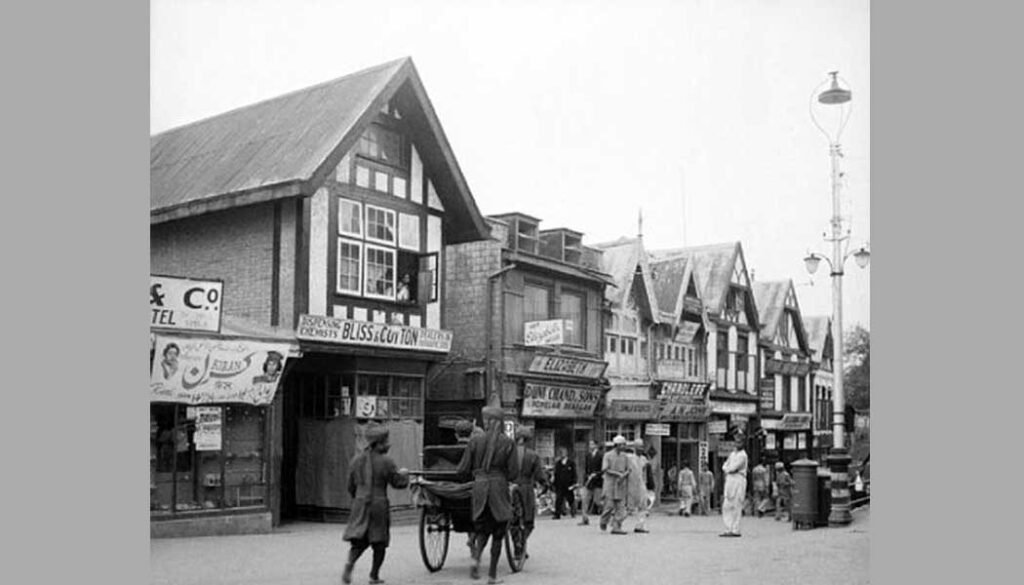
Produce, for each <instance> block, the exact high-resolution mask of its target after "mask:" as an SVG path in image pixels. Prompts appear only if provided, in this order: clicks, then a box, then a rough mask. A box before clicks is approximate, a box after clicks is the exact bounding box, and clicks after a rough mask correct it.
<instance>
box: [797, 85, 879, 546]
mask: <svg viewBox="0 0 1024 585" xmlns="http://www.w3.org/2000/svg"><path fill="white" fill-rule="evenodd" d="M829 75H831V80H827V81H826V82H825V83H830V87H829V88H828V89H826V90H824V91H822V92H821V93H818V89H819V88H820V87H821V86H820V85H819V86H818V88H815V90H814V94H812V101H811V120H812V121H814V124H815V125H816V126H817V127H818V129H819V130H821V132H822V133H823V134H824V135H825V137H826V138H827V139H828V142H829V158H830V159H831V161H832V221H831V225H832V235H831V237H826V238H825V239H826V241H830V242H832V259H831V260H829V258H828V257H826V256H823V255H820V254H813V253H811V254H808V256H807V257H806V258H804V262H805V264H806V266H807V271H808V272H809V273H811V274H814V272H815V271H817V269H818V264H819V263H820V262H821V260H825V261H826V262H828V264H829V268H830V269H831V272H830V276H831V277H832V323H833V329H832V349H833V352H832V353H833V356H832V360H833V370H834V372H833V380H834V386H833V391H832V404H833V412H832V450H831V452H830V454H829V456H828V464H829V470H830V473H831V476H832V509H831V510H830V513H829V517H828V523H829V525H831V526H845V525H847V524H849V523H850V522H851V521H852V520H853V517H852V516H851V515H850V487H849V475H848V472H849V468H850V455H849V453H848V451H847V449H846V438H845V437H846V435H845V422H844V416H845V412H846V400H845V396H844V394H843V265H844V264H845V263H846V260H847V259H849V257H850V256H853V257H854V259H855V260H856V262H857V265H858V266H860V267H861V268H864V267H865V266H867V264H868V262H869V261H870V259H871V253H870V252H869V251H868V250H867V248H865V247H861V248H859V249H858V250H856V251H855V252H853V253H852V254H844V253H843V241H844V240H849V234H847V235H846V236H844V235H843V226H842V216H841V215H840V213H839V209H840V201H839V158H840V157H841V156H842V151H841V150H840V147H839V136H840V135H841V134H842V131H843V128H844V127H845V126H846V122H847V121H848V120H849V118H850V110H849V107H848V106H846V104H849V102H850V99H851V98H852V92H850V90H848V89H842V88H841V87H839V81H838V72H836V71H833V72H831V73H830V74H829ZM823 85H824V84H823ZM815 94H816V97H817V102H818V103H819V104H822V105H824V106H826V107H827V109H829V110H832V111H833V113H835V114H837V115H838V118H837V119H836V125H835V128H834V130H833V129H831V128H828V129H827V128H826V127H825V126H823V125H822V123H821V122H820V121H819V119H818V118H819V117H818V116H816V115H815V110H814V96H815Z"/></svg>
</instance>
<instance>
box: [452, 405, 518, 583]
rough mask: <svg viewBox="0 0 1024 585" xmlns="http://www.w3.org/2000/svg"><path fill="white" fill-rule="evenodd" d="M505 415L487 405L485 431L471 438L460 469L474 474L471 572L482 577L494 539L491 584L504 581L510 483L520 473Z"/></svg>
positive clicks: (509, 508) (510, 517)
mask: <svg viewBox="0 0 1024 585" xmlns="http://www.w3.org/2000/svg"><path fill="white" fill-rule="evenodd" d="M503 416H504V412H503V411H502V409H501V407H500V406H487V407H484V409H483V417H484V426H485V427H486V428H485V429H484V434H482V435H478V436H475V437H472V438H471V439H470V440H469V445H468V446H467V447H466V452H465V453H464V454H463V456H462V461H460V462H459V469H458V474H459V475H467V474H470V473H471V474H472V475H473V488H472V490H473V491H472V494H473V495H472V508H473V511H472V517H473V533H474V535H475V539H476V545H475V546H474V547H473V567H472V568H471V569H470V575H471V576H472V577H473V578H474V579H479V578H480V556H481V555H482V554H483V550H484V547H485V546H487V540H488V538H490V539H491V564H490V566H489V567H488V572H487V576H488V579H487V582H488V583H490V584H493V583H501V581H499V580H498V559H499V558H500V556H501V541H502V539H504V537H505V530H506V529H507V528H508V522H509V520H511V519H512V497H511V495H510V493H509V483H510V482H513V481H515V480H516V478H517V477H518V476H519V465H518V457H516V445H515V443H513V442H512V439H510V438H508V436H507V435H505V433H504V432H503V429H502V418H503Z"/></svg>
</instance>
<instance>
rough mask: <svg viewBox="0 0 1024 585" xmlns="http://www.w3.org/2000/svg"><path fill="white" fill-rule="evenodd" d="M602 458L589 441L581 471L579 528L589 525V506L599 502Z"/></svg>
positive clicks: (594, 445) (594, 442)
mask: <svg viewBox="0 0 1024 585" xmlns="http://www.w3.org/2000/svg"><path fill="white" fill-rule="evenodd" d="M602 460H603V457H602V455H601V451H600V450H598V448H597V441H593V440H592V441H590V452H589V453H587V457H586V459H584V461H583V471H584V473H585V474H586V478H585V479H584V480H583V488H584V489H583V519H582V520H580V526H586V525H587V524H590V518H588V517H587V516H589V515H590V506H591V504H594V503H596V502H600V501H601V479H602V476H601V461H602Z"/></svg>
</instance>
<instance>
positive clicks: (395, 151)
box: [358, 125, 408, 169]
mask: <svg viewBox="0 0 1024 585" xmlns="http://www.w3.org/2000/svg"><path fill="white" fill-rule="evenodd" d="M358 152H359V154H360V155H362V156H364V157H366V158H369V159H373V160H376V161H379V162H382V163H384V164H386V165H389V166H392V167H398V168H400V169H404V168H407V167H408V164H407V163H406V161H405V156H404V155H405V149H404V148H403V145H402V135H401V134H399V133H398V132H394V131H392V130H388V129H387V128H384V127H383V126H377V125H371V126H370V127H369V128H367V129H366V132H363V135H362V136H361V137H360V138H359V151H358Z"/></svg>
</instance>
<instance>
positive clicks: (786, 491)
mask: <svg viewBox="0 0 1024 585" xmlns="http://www.w3.org/2000/svg"><path fill="white" fill-rule="evenodd" d="M775 494H776V496H775V520H776V521H779V520H781V519H782V510H783V508H785V510H786V522H789V521H790V520H792V519H793V510H792V508H791V506H792V503H793V478H792V477H790V475H789V472H788V471H786V466H785V464H783V463H782V462H781V461H779V462H778V463H776V464H775Z"/></svg>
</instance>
